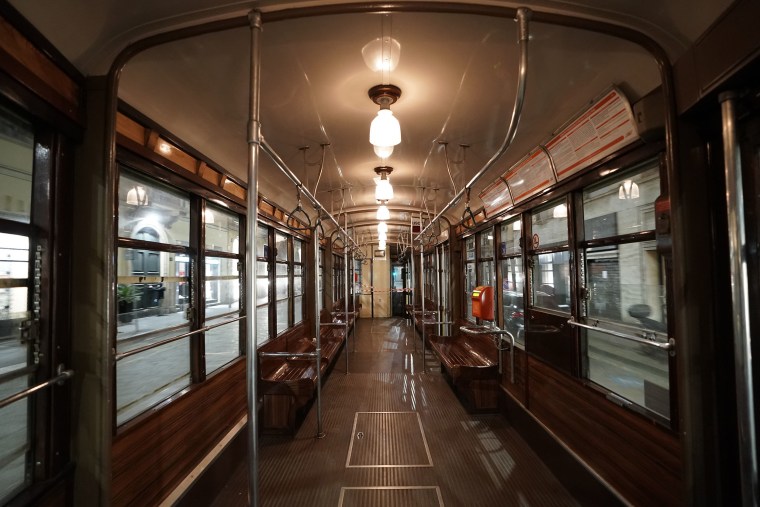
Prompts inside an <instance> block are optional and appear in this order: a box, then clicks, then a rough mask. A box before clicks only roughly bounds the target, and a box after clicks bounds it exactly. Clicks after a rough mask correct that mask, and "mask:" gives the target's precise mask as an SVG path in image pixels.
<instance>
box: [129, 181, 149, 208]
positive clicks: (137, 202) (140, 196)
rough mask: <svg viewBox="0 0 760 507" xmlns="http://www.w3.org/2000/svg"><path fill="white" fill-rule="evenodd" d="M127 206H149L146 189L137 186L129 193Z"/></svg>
mask: <svg viewBox="0 0 760 507" xmlns="http://www.w3.org/2000/svg"><path fill="white" fill-rule="evenodd" d="M127 204H131V205H132V206H147V205H148V204H149V202H148V192H146V191H145V187H143V186H141V185H136V186H134V187H132V188H131V189H130V190H129V192H127Z"/></svg>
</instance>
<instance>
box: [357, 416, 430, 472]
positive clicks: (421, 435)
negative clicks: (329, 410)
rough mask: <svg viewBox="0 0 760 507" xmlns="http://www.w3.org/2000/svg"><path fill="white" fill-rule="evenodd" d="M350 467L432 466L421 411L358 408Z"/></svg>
mask: <svg viewBox="0 0 760 507" xmlns="http://www.w3.org/2000/svg"><path fill="white" fill-rule="evenodd" d="M350 439H351V443H350V444H349V447H348V458H347V459H346V467H348V468H355V467H431V466H433V461H432V459H431V458H430V451H429V450H428V445H427V440H426V438H425V431H424V429H423V427H422V421H421V420H420V416H419V414H418V413H417V412H357V413H356V417H355V418H354V429H353V431H352V432H351V435H350Z"/></svg>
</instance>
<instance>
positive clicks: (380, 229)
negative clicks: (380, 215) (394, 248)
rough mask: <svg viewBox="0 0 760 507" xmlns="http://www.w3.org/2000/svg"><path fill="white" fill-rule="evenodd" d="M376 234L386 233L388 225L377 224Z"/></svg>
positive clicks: (383, 223)
mask: <svg viewBox="0 0 760 507" xmlns="http://www.w3.org/2000/svg"><path fill="white" fill-rule="evenodd" d="M377 232H382V233H386V232H388V224H386V223H385V222H378V224H377Z"/></svg>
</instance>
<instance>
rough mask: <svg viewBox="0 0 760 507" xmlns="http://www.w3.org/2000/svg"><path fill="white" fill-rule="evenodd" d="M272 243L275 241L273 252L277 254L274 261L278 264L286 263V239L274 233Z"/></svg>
mask: <svg viewBox="0 0 760 507" xmlns="http://www.w3.org/2000/svg"><path fill="white" fill-rule="evenodd" d="M274 241H275V245H274V248H275V251H276V252H277V256H276V259H277V261H278V262H280V261H282V262H287V261H288V237H287V236H285V235H283V234H280V233H279V232H275V233H274Z"/></svg>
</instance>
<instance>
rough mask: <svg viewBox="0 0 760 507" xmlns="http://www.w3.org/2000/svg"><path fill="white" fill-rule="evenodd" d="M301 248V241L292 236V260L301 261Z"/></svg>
mask: <svg viewBox="0 0 760 507" xmlns="http://www.w3.org/2000/svg"><path fill="white" fill-rule="evenodd" d="M302 250H303V241H300V240H297V239H295V238H293V262H303V261H302V260H301V252H302Z"/></svg>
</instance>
